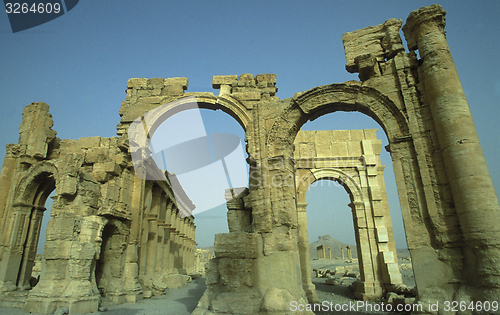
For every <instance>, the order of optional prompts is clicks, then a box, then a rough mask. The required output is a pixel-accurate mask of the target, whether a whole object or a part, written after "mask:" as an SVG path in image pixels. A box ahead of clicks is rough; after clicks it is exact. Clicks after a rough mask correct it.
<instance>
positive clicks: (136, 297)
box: [125, 291, 144, 303]
mask: <svg viewBox="0 0 500 315" xmlns="http://www.w3.org/2000/svg"><path fill="white" fill-rule="evenodd" d="M143 299H144V294H143V292H142V291H140V292H132V293H127V295H126V296H125V300H126V301H127V303H137V302H139V301H142V300H143Z"/></svg>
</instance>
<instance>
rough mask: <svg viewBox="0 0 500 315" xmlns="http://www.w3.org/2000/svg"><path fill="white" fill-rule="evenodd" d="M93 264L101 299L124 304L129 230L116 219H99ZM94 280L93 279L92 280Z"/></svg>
mask: <svg viewBox="0 0 500 315" xmlns="http://www.w3.org/2000/svg"><path fill="white" fill-rule="evenodd" d="M101 219H102V225H100V227H99V232H98V238H97V240H98V241H100V243H101V246H100V248H97V252H96V257H95V258H96V259H95V264H94V268H93V269H94V278H95V285H96V287H97V289H98V290H99V293H100V294H101V296H102V297H103V298H107V299H109V300H111V301H112V302H114V303H117V304H119V303H124V302H125V295H126V292H125V290H124V285H125V280H126V279H125V277H124V272H125V271H124V270H125V262H126V261H125V257H126V250H127V244H128V243H127V242H128V236H129V233H130V228H129V227H128V225H127V224H126V223H124V222H122V221H120V220H118V219H115V218H113V219H107V218H101ZM93 280H94V279H93Z"/></svg>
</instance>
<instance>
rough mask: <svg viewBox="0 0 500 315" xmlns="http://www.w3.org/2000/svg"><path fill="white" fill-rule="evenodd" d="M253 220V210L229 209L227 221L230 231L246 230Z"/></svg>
mask: <svg viewBox="0 0 500 315" xmlns="http://www.w3.org/2000/svg"><path fill="white" fill-rule="evenodd" d="M251 222H252V212H251V211H245V210H228V211H227V223H228V227H229V232H246V230H247V228H248V227H249V226H250V224H251Z"/></svg>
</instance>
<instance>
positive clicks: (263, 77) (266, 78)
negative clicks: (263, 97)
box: [255, 73, 276, 84]
mask: <svg viewBox="0 0 500 315" xmlns="http://www.w3.org/2000/svg"><path fill="white" fill-rule="evenodd" d="M255 80H256V81H257V83H259V82H271V83H274V84H276V74H273V73H265V74H257V75H256V76H255Z"/></svg>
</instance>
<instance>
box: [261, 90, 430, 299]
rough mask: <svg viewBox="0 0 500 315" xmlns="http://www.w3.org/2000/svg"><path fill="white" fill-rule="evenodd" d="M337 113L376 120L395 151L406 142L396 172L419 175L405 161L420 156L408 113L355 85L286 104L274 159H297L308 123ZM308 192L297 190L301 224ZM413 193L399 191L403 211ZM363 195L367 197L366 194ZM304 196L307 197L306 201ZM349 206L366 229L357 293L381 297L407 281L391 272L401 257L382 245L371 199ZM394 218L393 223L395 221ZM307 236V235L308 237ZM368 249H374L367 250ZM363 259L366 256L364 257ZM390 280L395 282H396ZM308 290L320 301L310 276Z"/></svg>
mask: <svg viewBox="0 0 500 315" xmlns="http://www.w3.org/2000/svg"><path fill="white" fill-rule="evenodd" d="M335 111H357V112H361V113H363V114H366V115H368V116H369V117H371V118H373V119H374V120H375V121H376V122H377V123H378V124H379V125H380V126H381V127H382V129H383V130H384V132H385V133H386V135H387V137H388V139H389V143H390V145H391V149H392V145H393V144H394V147H395V148H397V147H398V145H399V144H400V143H401V142H404V145H406V147H405V148H404V149H403V150H400V151H399V152H398V154H393V155H392V159H393V163H394V168H395V172H396V173H397V172H399V173H400V174H401V173H405V172H408V173H411V172H414V171H415V170H414V169H413V167H414V166H412V165H411V164H410V163H407V164H406V165H403V163H401V160H403V159H406V161H405V162H407V160H409V157H410V156H412V155H413V156H414V155H415V150H414V148H413V145H412V144H409V143H408V140H411V137H410V136H409V126H408V121H407V118H406V116H405V114H404V113H403V111H401V110H400V109H399V108H398V107H397V106H396V104H395V103H394V102H393V101H392V100H391V99H389V98H388V97H387V96H385V95H383V94H382V93H380V92H379V91H377V90H376V89H373V88H370V87H365V86H361V85H360V84H351V83H342V84H331V85H326V86H320V87H316V88H313V89H311V90H309V91H306V92H304V93H301V94H298V95H296V96H294V98H292V99H291V100H290V101H289V103H288V104H287V105H285V107H284V109H283V110H282V111H281V115H280V117H279V118H278V119H276V120H275V122H274V124H273V126H272V127H271V131H270V133H269V134H268V137H267V139H266V147H267V154H268V158H272V157H274V156H285V157H287V156H292V155H293V150H294V145H293V143H294V140H295V137H296V136H297V133H298V132H299V130H300V128H301V127H302V125H303V124H305V123H306V122H307V121H308V120H314V119H316V118H318V117H320V116H322V115H325V114H328V113H333V112H335ZM417 172H418V170H417ZM322 173H323V174H322ZM326 174H327V173H325V171H317V173H316V175H318V176H328V175H326ZM330 175H334V174H330ZM412 175H413V174H412ZM314 178H315V177H314V176H313V177H311V178H309V179H308V180H306V183H307V185H305V186H307V188H308V186H309V184H311V183H312V182H314ZM400 178H402V177H400ZM401 184H402V183H400V184H399V185H398V188H400V187H401V186H402V185H401ZM347 187H348V188H349V189H350V190H351V192H356V189H355V188H354V187H349V186H347ZM405 188H406V187H405ZM303 189H304V188H303V187H302V188H301V189H299V190H298V191H297V215H298V218H299V221H300V220H301V219H302V220H304V219H305V220H307V219H306V214H305V213H306V210H305V208H306V206H307V204H306V203H305V196H304V195H305V192H306V191H307V190H305V191H304V192H303V193H302V196H301V192H302V190H303ZM410 189H415V187H414V186H413V187H411V188H410ZM410 189H408V188H406V189H404V188H403V189H402V191H401V190H399V194H400V200H401V203H402V205H401V208H402V209H403V208H408V207H409V204H403V203H404V202H407V201H408V200H407V199H405V198H404V197H405V196H403V195H404V194H405V193H407V191H408V190H410ZM359 196H360V197H361V196H362V195H359ZM402 197H403V198H402ZM302 198H304V199H303V201H302V202H300V201H301V200H302ZM365 199H366V198H365ZM349 206H350V207H351V208H352V211H353V220H354V225H355V229H358V223H359V226H360V228H361V229H362V230H363V231H360V232H359V233H355V234H356V242H357V243H358V256H359V257H361V258H360V259H361V260H362V261H361V263H360V273H361V282H360V285H359V286H357V288H356V289H355V292H356V293H355V294H356V296H357V297H358V298H360V299H363V300H366V299H374V298H380V297H381V296H382V295H383V294H384V292H385V291H386V290H387V289H388V287H390V285H391V284H393V283H399V282H402V279H401V275H400V274H399V271H398V272H394V276H392V275H391V274H389V273H390V272H391V270H393V269H394V266H393V265H395V266H396V268H397V261H395V257H396V256H395V254H394V253H393V252H392V251H387V250H386V249H385V250H383V249H382V248H383V247H384V246H383V244H380V245H379V244H378V243H382V242H387V241H386V240H385V239H386V237H385V236H384V235H386V234H387V229H386V227H385V226H384V225H381V226H380V228H377V227H375V224H374V223H375V218H374V216H373V214H372V211H373V209H371V207H372V206H371V204H370V201H369V200H361V199H359V200H355V199H354V196H353V202H352V203H351V204H350V205H349ZM419 206H420V205H418V204H417V205H416V207H419ZM388 220H390V218H389V219H388ZM384 221H385V219H384ZM369 222H370V223H369ZM370 224H371V226H370ZM391 226H392V225H391ZM405 228H406V227H405ZM300 229H301V228H300V222H299V235H300V233H301V232H300ZM302 234H303V235H304V233H302ZM306 234H307V233H306ZM305 239H306V237H304V236H303V237H302V240H301V241H299V242H302V243H304V244H302V248H301V250H302V251H304V248H305V247H308V244H305V241H306V240H305ZM389 242H391V240H389ZM392 243H394V241H393V240H392ZM362 245H364V246H365V247H366V246H368V247H367V248H366V249H365V250H363V249H361V246H362ZM372 247H373V248H372ZM307 250H308V248H307ZM382 251H387V253H382ZM363 255H364V256H366V257H363ZM381 257H384V258H383V261H379V260H381V259H382V258H381ZM301 260H302V261H304V262H305V263H304V266H306V265H307V262H306V261H307V259H303V258H301ZM305 269H307V268H305ZM305 272H308V271H307V270H303V273H305ZM384 279H390V281H386V280H384ZM303 287H304V289H305V291H306V292H307V293H308V297H309V300H310V301H311V300H313V299H311V297H314V293H313V292H312V291H313V290H311V289H310V288H312V284H307V283H305V277H304V276H303Z"/></svg>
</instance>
